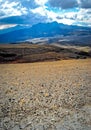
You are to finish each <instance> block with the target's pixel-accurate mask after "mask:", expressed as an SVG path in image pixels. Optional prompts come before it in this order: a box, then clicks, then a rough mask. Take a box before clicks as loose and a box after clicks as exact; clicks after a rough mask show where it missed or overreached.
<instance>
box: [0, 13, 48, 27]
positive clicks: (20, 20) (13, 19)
mask: <svg viewBox="0 0 91 130" xmlns="http://www.w3.org/2000/svg"><path fill="white" fill-rule="evenodd" d="M46 20H47V18H46V16H41V15H39V14H33V13H32V12H31V13H30V15H21V16H10V17H5V18H2V19H0V24H20V25H30V26H32V25H33V24H36V23H38V22H46Z"/></svg>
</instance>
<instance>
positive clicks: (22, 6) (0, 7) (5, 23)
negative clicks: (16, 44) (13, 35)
mask: <svg viewBox="0 0 91 130" xmlns="http://www.w3.org/2000/svg"><path fill="white" fill-rule="evenodd" d="M52 21H57V22H58V23H63V24H68V25H78V26H90V27H91V0H0V30H3V29H7V28H10V27H14V26H17V25H20V26H32V25H34V24H37V23H44V22H52Z"/></svg>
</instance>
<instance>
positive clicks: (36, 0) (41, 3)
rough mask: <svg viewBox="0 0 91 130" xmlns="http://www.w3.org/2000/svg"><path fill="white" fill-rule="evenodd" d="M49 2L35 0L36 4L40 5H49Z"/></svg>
mask: <svg viewBox="0 0 91 130" xmlns="http://www.w3.org/2000/svg"><path fill="white" fill-rule="evenodd" d="M47 1H48V0H35V2H36V3H37V4H38V5H41V6H43V5H45V3H47Z"/></svg>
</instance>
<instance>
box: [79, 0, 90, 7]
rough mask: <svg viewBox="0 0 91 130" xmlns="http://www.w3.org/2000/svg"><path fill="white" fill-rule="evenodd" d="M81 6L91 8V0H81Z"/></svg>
mask: <svg viewBox="0 0 91 130" xmlns="http://www.w3.org/2000/svg"><path fill="white" fill-rule="evenodd" d="M80 7H81V8H84V9H87V8H91V0H80Z"/></svg>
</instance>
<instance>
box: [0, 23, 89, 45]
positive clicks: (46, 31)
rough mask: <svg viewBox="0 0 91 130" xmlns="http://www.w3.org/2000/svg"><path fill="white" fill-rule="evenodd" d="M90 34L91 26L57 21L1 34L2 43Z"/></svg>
mask: <svg viewBox="0 0 91 130" xmlns="http://www.w3.org/2000/svg"><path fill="white" fill-rule="evenodd" d="M83 32H84V35H88V34H91V28H89V27H82V26H75V25H66V24H61V23H57V22H55V21H54V22H51V23H38V24H35V25H33V26H32V27H29V28H28V27H26V28H23V29H22V28H20V29H18V30H14V31H11V32H7V33H4V34H0V43H12V42H19V41H25V40H28V39H32V38H40V37H54V36H58V35H63V36H67V35H68V36H69V35H83Z"/></svg>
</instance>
